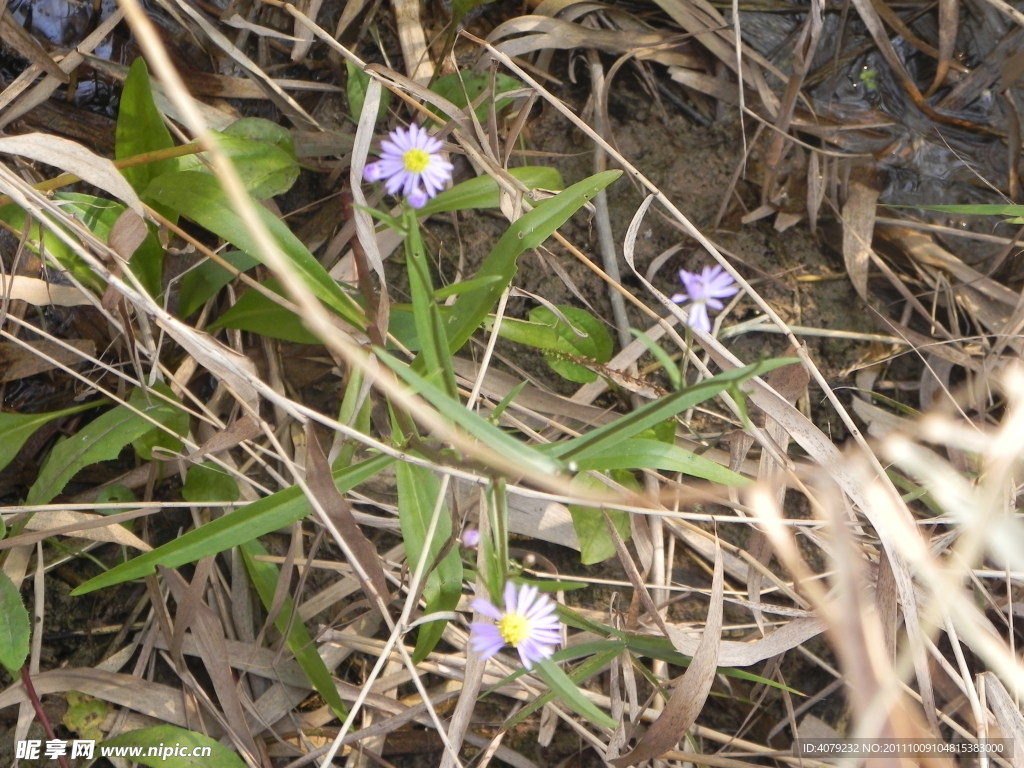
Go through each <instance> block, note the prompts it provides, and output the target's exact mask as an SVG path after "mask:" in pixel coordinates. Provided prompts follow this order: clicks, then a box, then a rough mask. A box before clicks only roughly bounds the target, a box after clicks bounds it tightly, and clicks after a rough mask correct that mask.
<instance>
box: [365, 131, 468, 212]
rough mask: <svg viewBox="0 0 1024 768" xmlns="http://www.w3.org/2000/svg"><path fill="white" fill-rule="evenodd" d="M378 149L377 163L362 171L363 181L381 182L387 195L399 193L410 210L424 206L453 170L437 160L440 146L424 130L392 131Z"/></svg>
mask: <svg viewBox="0 0 1024 768" xmlns="http://www.w3.org/2000/svg"><path fill="white" fill-rule="evenodd" d="M380 146H381V154H380V159H379V160H378V161H377V162H375V163H370V164H369V165H368V166H366V168H364V169H363V178H365V179H366V180H367V181H383V182H384V187H385V188H386V189H387V191H388V194H389V195H397V194H398V193H399V192H401V193H402V194H403V195H405V199H406V200H408V201H409V205H411V206H412V207H413V208H422V207H423V206H424V205H426V204H427V200H429V199H430V198H432V197H433V196H434V195H436V194H437V193H438V192H440V191H441V189H442V188H443V187H444V185H445V184H447V183H448V181H449V180H450V179H451V177H452V170H453V168H454V166H453V165H452V164H451V163H449V162H447V161H446V160H443V159H442V158H441V154H440V152H441V146H442V145H441V142H440V141H438V140H437V139H435V138H433V137H431V136H430V135H429V134H428V133H427V131H426V129H425V128H421V127H420V126H418V125H410V126H409V129H408V130H406V129H404V128H395V130H393V131H392V132H391V136H390V139H385V140H384V141H382V142H381V144H380Z"/></svg>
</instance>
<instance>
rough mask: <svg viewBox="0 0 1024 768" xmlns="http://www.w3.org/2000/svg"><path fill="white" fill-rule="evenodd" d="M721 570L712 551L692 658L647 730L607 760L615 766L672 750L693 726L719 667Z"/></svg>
mask: <svg viewBox="0 0 1024 768" xmlns="http://www.w3.org/2000/svg"><path fill="white" fill-rule="evenodd" d="M724 582H725V577H724V571H723V569H722V556H721V551H720V550H716V552H715V569H714V576H713V577H712V581H711V596H710V601H709V604H708V615H707V620H706V622H705V625H704V631H703V633H702V634H701V639H700V642H699V643H698V644H697V648H696V650H695V651H694V654H693V660H692V661H691V662H690V666H689V667H687V668H686V672H685V673H684V674H683V676H682V678H681V679H680V680H679V682H678V683H677V684H676V686H675V688H674V689H673V691H672V696H671V698H669V700H668V703H667V704H665V709H664V710H663V711H662V713H661V715H660V716H659V717H658V719H657V720H656V721H655V722H654V724H653V725H651V727H650V728H648V729H647V732H646V733H645V734H644V735H643V737H641V739H640V741H639V742H637V745H636V746H635V747H634V748H633V749H632V750H631V751H630V752H629V753H628V754H626V755H623V756H622V757H617V758H615V759H614V760H609V761H608V762H610V763H611V764H612V765H614V766H616V768H625V767H626V766H629V765H636V764H637V763H641V762H643V761H644V760H650V759H652V758H656V757H659V756H660V755H663V754H664V753H665V752H667V751H668V750H670V749H672V747H673V746H675V745H676V744H677V743H678V742H679V739H680V738H681V736H682V735H683V733H685V731H686V730H687V729H688V728H689V727H690V726H691V725H693V723H694V721H695V720H696V719H697V715H699V714H700V711H701V709H702V708H703V707H704V701H705V700H706V699H707V696H708V693H710V692H711V684H712V682H714V679H715V674H716V672H717V667H718V653H719V646H720V643H721V632H722V613H723V608H724V605H725V600H724V587H723V585H724Z"/></svg>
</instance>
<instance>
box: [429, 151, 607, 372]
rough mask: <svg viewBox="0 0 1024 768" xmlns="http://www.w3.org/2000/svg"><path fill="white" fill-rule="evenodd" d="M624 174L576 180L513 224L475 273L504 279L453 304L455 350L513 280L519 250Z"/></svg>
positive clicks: (541, 237) (452, 348)
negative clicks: (577, 181) (576, 181)
mask: <svg viewBox="0 0 1024 768" xmlns="http://www.w3.org/2000/svg"><path fill="white" fill-rule="evenodd" d="M621 175H622V172H621V171H605V172H603V173H598V174H596V175H594V176H591V177H590V178H588V179H584V180H583V181H581V182H579V183H577V184H573V185H572V186H571V187H569V188H568V189H566V190H565V191H563V192H560V193H559V194H557V195H556V196H555V197H552V198H550V199H549V200H545V201H544V202H542V203H540V204H539V205H538V206H537V207H536V208H534V209H533V210H532V211H530V212H529V213H527V214H526V215H525V216H523V217H522V218H520V219H518V220H516V221H514V222H513V223H512V224H511V225H510V226H509V228H508V230H506V232H505V234H504V235H502V237H501V239H500V240H498V242H497V244H496V245H495V246H494V249H493V250H492V251H491V252H490V253H489V254H488V255H487V258H486V259H484V262H483V264H481V265H480V269H479V270H477V273H476V276H475V279H488V278H492V277H497V278H500V279H499V280H495V281H493V282H487V283H485V284H484V285H483V286H482V287H481V288H480V289H479V290H476V291H470V292H469V293H464V294H462V295H461V296H459V298H458V299H456V300H455V303H454V304H453V305H452V308H451V311H450V313H449V315H448V322H447V332H448V349H449V351H450V352H451V353H452V354H455V353H456V352H458V351H459V350H460V349H461V348H462V346H463V344H465V343H466V342H467V341H469V337H470V336H472V335H473V334H474V333H475V332H476V330H477V329H478V328H479V327H480V325H481V324H482V323H483V320H484V318H485V317H486V316H487V315H488V313H489V312H490V311H491V310H492V308H493V307H494V305H495V304H496V303H497V301H498V297H499V296H501V293H502V291H503V290H504V289H505V286H507V285H509V284H510V283H511V282H512V278H513V277H514V276H515V273H516V260H517V259H518V258H519V254H521V253H522V252H523V251H525V250H527V249H529V248H536V247H538V246H539V245H541V244H542V243H543V242H544V241H545V240H547V239H548V238H549V237H550V236H551V234H552V233H553V232H554V231H555V230H557V229H558V228H559V227H560V226H562V225H563V224H564V223H565V222H566V221H568V220H569V217H570V216H572V215H573V214H574V213H576V211H578V210H579V209H580V208H582V207H583V206H584V205H586V204H587V201H588V200H591V199H592V198H593V197H594V196H595V195H596V194H597V193H598V192H600V191H601V190H602V189H604V188H605V187H607V186H608V185H609V184H611V183H612V182H613V181H615V180H616V179H617V178H619V176H621Z"/></svg>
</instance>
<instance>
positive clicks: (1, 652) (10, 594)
mask: <svg viewBox="0 0 1024 768" xmlns="http://www.w3.org/2000/svg"><path fill="white" fill-rule="evenodd" d="M0 616H3V617H4V618H3V621H0V664H3V666H4V667H5V668H6V669H7V671H8V672H9V673H10V674H11V677H14V678H16V677H17V676H18V671H19V670H20V669H21V668H22V666H24V664H25V659H27V658H28V637H29V631H30V628H31V622H30V621H29V617H28V611H27V610H25V604H24V603H22V602H21V593H20V592H18V588H17V587H16V586H14V582H13V581H11V577H10V576H8V575H7V574H6V573H5V572H4V571H2V570H0Z"/></svg>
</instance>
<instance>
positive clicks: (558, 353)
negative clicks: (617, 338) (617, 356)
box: [527, 306, 613, 384]
mask: <svg viewBox="0 0 1024 768" xmlns="http://www.w3.org/2000/svg"><path fill="white" fill-rule="evenodd" d="M557 310H558V311H559V312H560V313H561V314H562V317H558V316H557V315H555V313H554V312H552V311H551V310H550V309H548V308H547V307H544V306H540V307H534V308H533V309H532V310H530V325H531V326H534V327H535V326H538V325H539V326H541V327H543V328H545V329H548V330H549V331H550V336H548V338H546V339H543V341H542V343H541V344H540V345H532V346H540V348H541V349H542V350H544V360H545V361H546V362H547V364H548V365H549V366H551V370H553V371H554V372H555V373H557V374H558V375H559V376H561V377H562V378H564V379H567V380H568V381H572V382H575V383H577V384H589V383H590V382H592V381H596V380H597V374H596V373H594V372H593V371H592V370H590V369H589V368H587V367H586V363H596V364H598V365H601V364H603V363H607V362H608V361H609V360H610V359H611V357H612V351H613V344H612V337H611V336H610V335H609V333H608V329H607V328H605V326H604V324H603V323H602V322H601V321H600V320H598V319H597V318H596V317H594V316H593V315H592V314H590V313H589V312H587V311H586V310H585V309H580V308H579V307H569V306H559V307H557ZM566 321H568V323H567V322H566ZM581 333H582V334H584V335H582V336H581V335H580V334H581ZM527 343H529V342H527Z"/></svg>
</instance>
